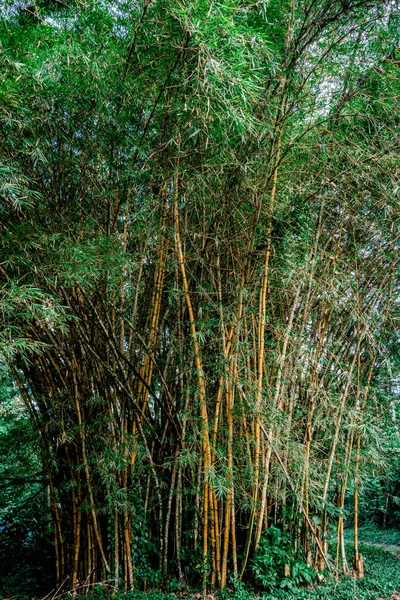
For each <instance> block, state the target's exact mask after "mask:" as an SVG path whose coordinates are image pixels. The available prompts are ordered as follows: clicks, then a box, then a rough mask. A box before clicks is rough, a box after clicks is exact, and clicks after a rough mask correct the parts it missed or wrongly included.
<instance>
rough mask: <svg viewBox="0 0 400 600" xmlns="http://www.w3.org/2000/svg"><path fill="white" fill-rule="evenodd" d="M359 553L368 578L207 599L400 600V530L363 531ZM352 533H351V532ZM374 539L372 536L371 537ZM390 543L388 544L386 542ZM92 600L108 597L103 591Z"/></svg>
mask: <svg viewBox="0 0 400 600" xmlns="http://www.w3.org/2000/svg"><path fill="white" fill-rule="evenodd" d="M362 533H365V538H369V539H363V538H364V535H363V536H362V538H361V539H362V542H361V543H360V552H361V553H362V555H363V557H364V566H365V577H364V578H363V579H354V578H353V577H342V578H341V579H340V580H339V581H334V580H330V581H328V580H327V581H326V583H323V584H320V585H317V586H315V587H314V589H304V588H296V587H293V589H292V590H288V589H279V588H277V589H274V590H270V591H264V592H260V591H258V592H254V591H252V590H250V589H249V587H247V586H245V585H237V586H236V589H230V590H226V591H224V592H222V593H218V594H215V595H214V594H210V595H208V596H206V600H400V543H399V544H397V543H394V542H397V541H399V540H400V532H395V531H377V530H372V529H371V530H370V531H365V532H362ZM349 535H350V534H349ZM370 538H372V539H370ZM386 542H389V543H386ZM346 545H347V555H348V556H351V552H352V545H351V543H350V542H347V544H346ZM202 598H203V597H202V596H201V594H190V593H183V592H174V593H172V592H170V593H168V592H160V591H158V590H153V591H149V592H147V593H146V594H145V593H144V592H140V591H134V592H129V593H127V594H124V595H121V597H120V598H119V599H116V596H114V597H113V600H183V599H184V600H201V599H202ZM90 600H109V599H108V598H107V595H106V593H105V592H104V594H102V592H101V590H98V594H97V590H96V592H95V598H93V597H92V598H91V599H90Z"/></svg>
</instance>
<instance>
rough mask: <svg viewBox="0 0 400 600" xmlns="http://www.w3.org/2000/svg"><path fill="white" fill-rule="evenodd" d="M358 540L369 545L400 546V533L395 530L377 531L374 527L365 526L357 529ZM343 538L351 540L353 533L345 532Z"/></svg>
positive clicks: (349, 530) (370, 525) (371, 525)
mask: <svg viewBox="0 0 400 600" xmlns="http://www.w3.org/2000/svg"><path fill="white" fill-rule="evenodd" d="M358 535H359V539H360V540H361V541H362V542H367V543H369V544H384V545H385V546H400V531H399V530H397V529H379V528H378V527H376V525H373V524H370V523H369V524H367V525H363V526H362V527H360V528H359V532H358ZM345 538H346V539H347V540H352V539H353V531H352V530H351V529H347V530H345Z"/></svg>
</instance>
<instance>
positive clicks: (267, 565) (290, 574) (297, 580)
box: [250, 526, 315, 590]
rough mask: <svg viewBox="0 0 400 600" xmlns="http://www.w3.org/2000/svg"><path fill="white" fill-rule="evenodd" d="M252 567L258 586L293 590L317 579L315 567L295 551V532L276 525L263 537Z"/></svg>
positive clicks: (268, 588)
mask: <svg viewBox="0 0 400 600" xmlns="http://www.w3.org/2000/svg"><path fill="white" fill-rule="evenodd" d="M250 567H251V571H252V573H253V576H254V579H255V582H256V584H257V587H261V589H265V590H273V589H274V588H277V587H280V588H282V589H286V590H293V589H296V588H298V587H300V586H304V585H309V584H311V583H312V581H313V580H314V578H315V572H314V570H313V569H311V568H310V567H308V566H307V564H306V562H305V561H304V560H303V557H302V556H299V555H298V554H297V555H296V553H295V552H294V551H293V540H292V538H291V535H290V534H288V533H285V532H283V531H281V530H280V529H279V528H278V527H273V526H272V527H269V528H268V530H267V532H266V534H265V535H264V536H263V537H262V538H261V540H260V544H259V547H258V549H257V552H256V555H255V557H254V559H253V560H252V561H251V565H250Z"/></svg>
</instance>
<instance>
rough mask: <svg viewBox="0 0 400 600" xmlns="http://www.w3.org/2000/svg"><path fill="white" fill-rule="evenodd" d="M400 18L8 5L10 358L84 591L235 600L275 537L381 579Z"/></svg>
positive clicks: (334, 565) (385, 9)
mask: <svg viewBox="0 0 400 600" xmlns="http://www.w3.org/2000/svg"><path fill="white" fill-rule="evenodd" d="M398 16H399V15H398V6H397V3H393V2H386V3H385V2H377V1H370V0H347V1H346V2H345V1H338V0H329V1H328V0H291V1H289V0H270V1H269V2H266V1H264V2H255V3H248V2H245V1H243V0H229V1H228V0H227V1H224V2H207V1H206V0H193V2H190V3H189V2H167V1H163V0H153V1H151V0H150V1H145V2H143V3H141V2H132V3H129V2H127V3H125V2H115V3H105V4H104V5H103V4H102V3H100V2H89V3H86V4H83V3H80V2H77V3H74V2H71V3H66V4H61V3H60V4H59V3H57V2H55V3H51V2H47V3H42V4H41V3H40V2H39V3H35V4H32V6H27V5H26V4H25V5H22V4H21V5H19V4H18V3H10V4H9V6H8V9H7V10H5V12H4V16H3V18H2V21H1V40H2V41H1V55H0V65H1V66H0V68H1V72H2V75H3V78H2V79H3V83H2V88H1V102H0V114H1V117H0V118H1V133H0V135H1V146H0V148H1V182H0V186H1V212H0V222H1V225H0V226H1V232H2V238H1V239H2V241H1V266H0V277H1V280H2V291H1V294H2V299H1V309H2V310H1V314H2V316H1V318H2V325H3V326H2V334H1V339H0V343H1V351H2V356H3V359H2V360H4V361H5V362H7V364H8V367H9V369H10V370H11V373H12V375H13V379H14V381H15V383H16V385H17V386H18V389H19V394H20V395H21V397H22V398H23V401H24V402H25V404H26V406H27V408H28V410H29V414H30V416H31V420H32V423H33V425H34V427H35V431H36V432H37V439H38V444H40V449H41V456H42V460H43V468H44V470H45V473H46V477H47V480H48V494H49V505H50V508H51V513H52V518H53V528H54V532H53V535H54V551H55V569H56V577H57V581H58V584H59V585H64V586H66V587H69V588H70V589H79V590H82V589H83V590H84V589H85V588H89V587H90V586H91V585H92V584H93V583H94V582H96V581H104V580H108V581H111V582H112V583H113V585H115V586H117V587H118V586H120V587H122V588H123V589H132V588H134V587H135V586H139V587H145V586H146V585H156V584H157V583H158V584H160V583H161V581H163V580H164V581H166V580H168V579H171V578H173V577H174V578H176V579H178V580H180V581H182V582H186V583H188V584H190V585H195V586H198V587H199V588H201V589H203V590H206V589H211V590H213V589H217V588H224V587H225V586H226V585H227V584H228V583H229V582H231V581H232V580H233V579H243V580H246V579H249V578H251V577H252V576H254V568H253V566H252V565H253V564H254V556H256V554H257V551H258V548H260V546H261V545H262V541H263V539H264V537H265V535H266V534H267V532H268V529H269V528H270V526H271V525H278V526H279V527H281V528H282V529H283V530H284V531H286V532H287V533H288V535H289V536H290V537H291V540H292V545H293V548H294V550H295V552H296V553H299V554H301V555H302V556H304V559H305V561H306V562H307V564H308V565H309V566H312V567H313V568H315V569H316V570H319V571H325V572H330V573H332V574H333V575H335V574H337V573H339V572H345V573H349V572H350V571H351V572H354V573H355V574H356V575H357V576H362V574H363V561H362V556H361V555H360V554H359V550H358V534H357V531H358V529H357V528H358V506H359V499H360V496H361V495H362V489H363V487H362V486H363V478H364V476H365V474H366V473H368V472H370V470H371V469H373V468H375V466H374V465H376V464H378V462H379V457H378V454H379V453H378V449H379V440H378V441H377V437H378V436H379V424H380V423H382V422H384V421H385V419H390V414H391V413H390V402H391V398H392V395H391V392H390V377H391V376H392V375H393V372H392V370H393V363H392V356H393V353H394V352H395V351H396V344H397V341H398V340H396V334H395V332H396V326H395V323H396V311H397V310H398V297H399V296H398V292H399V271H398V250H399V242H398V234H399V203H398V194H399V192H398V190H399V188H398V177H399V166H398V165H399V161H398V149H399V148H398V144H399V133H398V131H399V130H398V126H399V116H400V109H399V105H398V94H399V90H400V79H399V54H398V52H399V51H398V45H399V44H398V39H397V37H396V36H398ZM377 431H378V433H376V432H377ZM346 511H347V513H348V514H351V515H352V516H353V521H354V555H353V556H346V553H345V550H344V537H343V535H344V527H343V521H344V515H345V512H346ZM329 539H330V540H331V542H332V540H333V546H332V543H331V545H330V547H329V548H328V541H329ZM152 573H153V574H154V573H157V578H158V579H157V580H155V579H154V575H152ZM152 577H153V579H152Z"/></svg>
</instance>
